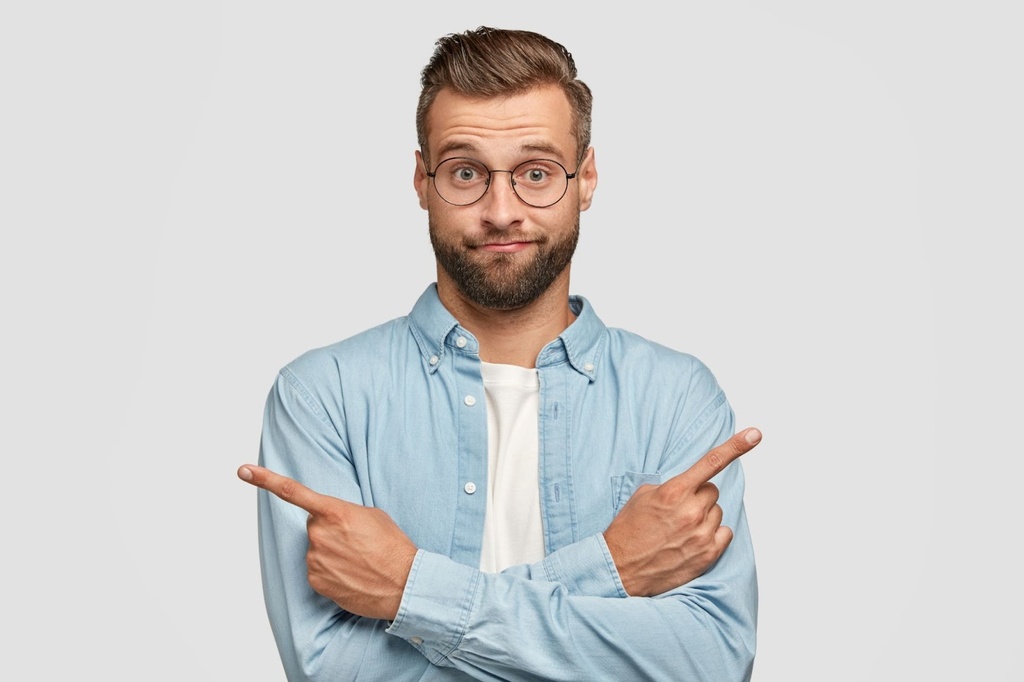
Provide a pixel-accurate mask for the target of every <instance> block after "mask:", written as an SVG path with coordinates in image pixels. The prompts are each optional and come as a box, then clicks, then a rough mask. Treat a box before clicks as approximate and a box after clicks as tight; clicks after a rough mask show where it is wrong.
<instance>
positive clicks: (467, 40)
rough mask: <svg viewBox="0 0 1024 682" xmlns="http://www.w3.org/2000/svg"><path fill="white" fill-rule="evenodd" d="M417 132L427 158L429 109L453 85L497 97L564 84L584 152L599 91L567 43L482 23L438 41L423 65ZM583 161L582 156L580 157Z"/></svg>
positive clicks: (579, 148)
mask: <svg viewBox="0 0 1024 682" xmlns="http://www.w3.org/2000/svg"><path fill="white" fill-rule="evenodd" d="M420 84H421V85H422V86H423V89H422V90H421V91H420V100H419V104H418V105H417V107H416V135H417V138H418V141H419V145H420V152H421V153H422V154H423V156H424V158H426V157H427V112H428V111H429V109H430V105H431V104H433V102H434V98H436V97H437V93H438V92H440V91H441V90H442V89H444V88H449V89H451V90H452V91H453V92H456V93H459V94H460V95H469V96H471V97H483V98H490V97H497V96H501V95H514V94H518V93H521V92H524V91H526V90H529V89H531V88H534V87H537V86H541V85H558V86H560V87H561V88H562V90H563V91H564V92H565V95H566V97H568V99H569V105H570V106H571V107H572V131H571V132H572V134H573V136H574V137H575V138H576V153H577V156H578V157H581V158H582V156H583V153H584V152H585V151H586V150H587V148H588V147H589V146H590V110H591V106H592V105H593V99H594V98H593V95H591V93H590V88H588V87H587V85H586V83H584V82H583V81H581V80H579V79H578V78H576V63H575V62H574V61H573V59H572V54H570V53H569V51H568V50H566V49H565V47H563V46H562V45H561V44H559V43H556V42H555V41H553V40H551V39H550V38H546V37H545V36H542V35H540V34H539V33H533V32H532V31H512V30H504V29H497V28H488V27H487V26H481V27H480V28H478V29H476V30H474V31H466V32H465V33H451V34H448V35H446V36H444V37H443V38H441V39H440V40H438V41H437V43H436V47H435V49H434V54H433V56H432V57H431V58H430V62H428V63H427V65H426V67H424V69H423V73H422V77H421V78H420ZM577 160H578V159H577Z"/></svg>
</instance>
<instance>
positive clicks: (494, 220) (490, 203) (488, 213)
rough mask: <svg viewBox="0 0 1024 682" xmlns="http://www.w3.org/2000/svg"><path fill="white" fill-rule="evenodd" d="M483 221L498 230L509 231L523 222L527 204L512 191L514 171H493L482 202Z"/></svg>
mask: <svg viewBox="0 0 1024 682" xmlns="http://www.w3.org/2000/svg"><path fill="white" fill-rule="evenodd" d="M480 203H481V204H482V206H481V208H483V216H482V217H483V220H484V221H485V222H486V223H487V224H489V225H491V226H493V227H496V228H498V229H507V228H509V227H513V226H515V225H518V224H519V223H521V222H522V221H523V218H524V215H523V214H524V211H525V208H526V204H524V203H523V202H522V201H520V200H519V197H518V196H516V193H515V191H514V190H513V189H512V171H502V170H499V171H491V181H490V184H489V185H488V186H487V192H486V193H485V194H484V197H483V199H481V200H480Z"/></svg>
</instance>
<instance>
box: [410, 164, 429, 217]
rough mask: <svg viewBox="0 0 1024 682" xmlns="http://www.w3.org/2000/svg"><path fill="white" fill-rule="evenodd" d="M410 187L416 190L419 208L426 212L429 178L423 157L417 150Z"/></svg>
mask: <svg viewBox="0 0 1024 682" xmlns="http://www.w3.org/2000/svg"><path fill="white" fill-rule="evenodd" d="M412 185H413V187H414V188H415V189H416V196H418V197H419V198H420V208H422V209H423V210H426V209H427V190H428V189H429V188H430V187H429V186H430V178H429V177H428V176H427V166H426V163H425V162H424V161H423V155H422V154H420V151H419V150H418V149H417V150H416V172H415V173H413V176H412Z"/></svg>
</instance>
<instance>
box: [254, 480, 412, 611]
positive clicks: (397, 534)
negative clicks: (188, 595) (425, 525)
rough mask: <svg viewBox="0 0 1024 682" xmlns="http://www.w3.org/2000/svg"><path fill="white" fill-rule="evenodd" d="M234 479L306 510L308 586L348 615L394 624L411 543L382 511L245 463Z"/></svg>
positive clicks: (408, 568) (407, 573)
mask: <svg viewBox="0 0 1024 682" xmlns="http://www.w3.org/2000/svg"><path fill="white" fill-rule="evenodd" d="M238 477H239V478H240V479H242V480H243V481H246V482H247V483H251V484H252V485H254V486H256V487H258V488H263V489H264V490H266V491H268V492H271V493H273V494H274V495H277V496H278V497H279V498H281V499H282V500H284V501H285V502H288V503H290V504H294V505H295V506H297V507H301V508H302V509H305V510H306V511H307V512H309V519H308V520H307V521H306V532H307V533H308V534H309V551H308V552H307V553H306V570H307V572H308V574H309V585H310V587H312V588H313V589H314V590H316V591H317V592H319V593H320V594H322V595H323V596H325V597H327V598H328V599H331V600H332V601H334V603H336V604H337V605H338V606H340V607H341V608H343V609H345V610H346V611H348V612H349V613H354V614H356V615H360V616H366V617H368V618H380V619H386V620H394V619H395V616H396V615H397V614H398V605H399V604H400V603H401V601H402V592H403V591H404V590H405V583H406V580H407V579H408V578H409V570H410V569H411V568H412V562H413V559H414V558H415V557H416V545H414V544H413V543H412V540H410V539H409V538H408V536H406V535H405V533H403V532H402V530H401V529H400V528H399V527H398V526H397V525H396V524H395V522H394V521H392V520H391V517H390V516H388V515H387V514H386V513H385V512H384V511H382V510H380V509H375V508H373V507H363V506H361V505H358V504H352V503H351V502H346V501H345V500H339V499H338V498H336V497H329V496H327V495H321V494H320V493H317V492H314V491H312V490H310V489H309V488H307V487H306V486H304V485H302V484H301V483H299V482H298V481H294V480H292V479H290V478H287V477H285V476H281V475H280V474H275V473H274V472H273V471H270V470H269V469H265V468H263V467H259V466H254V465H252V464H246V465H244V466H242V467H240V468H239V469H238Z"/></svg>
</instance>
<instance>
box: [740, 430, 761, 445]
mask: <svg viewBox="0 0 1024 682" xmlns="http://www.w3.org/2000/svg"><path fill="white" fill-rule="evenodd" d="M744 438H746V440H747V442H748V443H750V444H751V445H754V444H755V443H758V442H760V440H761V432H760V431H758V430H757V429H750V430H749V431H747V435H746V436H744Z"/></svg>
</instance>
